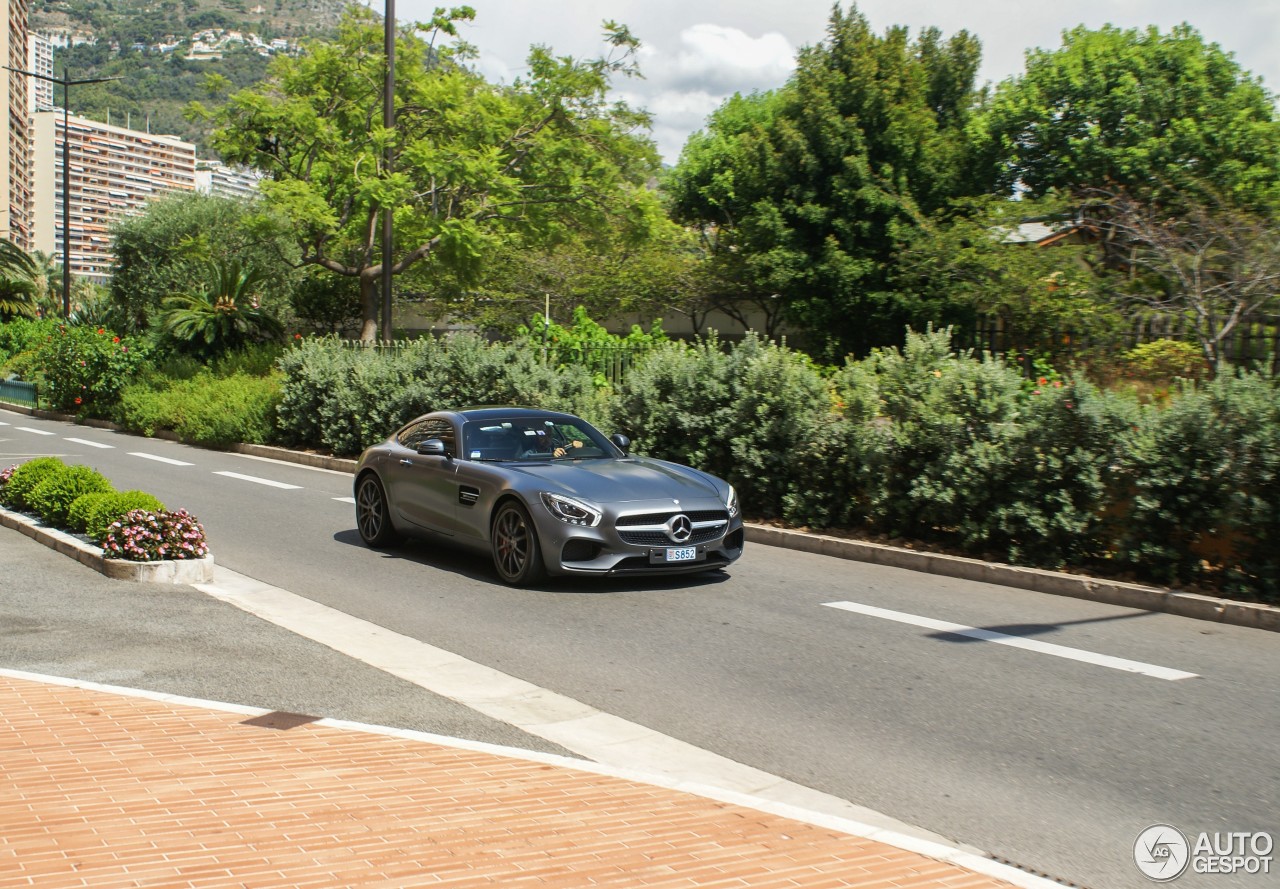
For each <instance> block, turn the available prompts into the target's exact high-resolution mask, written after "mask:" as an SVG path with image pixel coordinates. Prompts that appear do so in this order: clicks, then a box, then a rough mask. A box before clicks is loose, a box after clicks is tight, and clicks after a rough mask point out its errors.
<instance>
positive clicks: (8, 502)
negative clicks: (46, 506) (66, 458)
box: [0, 457, 67, 510]
mask: <svg viewBox="0 0 1280 889" xmlns="http://www.w3.org/2000/svg"><path fill="white" fill-rule="evenodd" d="M66 468H67V464H65V463H63V462H62V461H61V460H59V459H58V458H57V457H36V458H35V459H33V460H28V461H27V462H26V463H23V464H21V465H19V466H18V467H17V468H16V469H14V471H13V473H12V474H11V475H10V476H9V481H7V482H6V483H5V486H4V487H3V488H0V500H2V501H3V502H4V505H5V506H7V507H9V508H10V509H18V510H24V509H29V508H30V507H29V505H28V504H27V495H28V494H30V493H31V491H32V490H34V489H35V487H36V485H38V484H40V483H41V482H42V481H44V480H45V479H46V478H48V477H49V476H51V475H55V474H57V473H59V472H62V471H63V470H65V469H66Z"/></svg>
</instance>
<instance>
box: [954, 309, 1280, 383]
mask: <svg viewBox="0 0 1280 889" xmlns="http://www.w3.org/2000/svg"><path fill="white" fill-rule="evenodd" d="M957 333H958V337H957V339H958V340H959V344H960V345H963V346H967V347H969V348H973V349H978V350H980V351H985V352H991V353H992V354H995V355H1006V354H1011V353H1017V352H1027V351H1035V352H1043V353H1046V354H1048V355H1050V356H1065V357H1067V358H1068V359H1070V358H1075V357H1079V356H1083V355H1087V354H1089V353H1090V352H1094V351H1104V352H1109V353H1112V354H1115V353H1119V352H1124V351H1127V350H1129V349H1132V348H1134V347H1135V346H1139V345H1142V344H1143V343H1149V342H1153V341H1155V340H1162V339H1171V340H1179V341H1182V342H1188V343H1191V344H1193V345H1196V344H1197V343H1196V339H1195V337H1194V336H1193V335H1192V333H1191V332H1190V330H1189V329H1188V327H1187V325H1186V324H1185V323H1182V322H1180V321H1178V320H1176V319H1168V318H1147V319H1141V320H1138V321H1135V322H1134V323H1133V324H1132V325H1131V326H1130V327H1129V328H1128V329H1126V330H1124V331H1122V332H1119V333H1116V334H1114V335H1112V336H1108V337H1105V338H1099V337H1095V336H1085V335H1080V334H1078V333H1076V332H1073V331H1069V330H1063V331H1055V332H1053V333H1051V334H1048V335H1046V336H1045V337H1043V338H1042V340H1040V341H1037V342H1026V341H1022V340H1019V339H1016V338H1015V337H1014V336H1013V335H1012V334H1011V333H1010V332H1009V331H1008V330H1006V329H1005V328H1004V326H1003V325H1002V324H1001V323H1000V322H999V319H996V318H983V319H980V320H979V321H978V322H977V323H976V324H975V325H974V326H973V327H972V328H970V329H969V330H967V331H958V332H957ZM1218 354H1219V357H1220V358H1221V359H1222V360H1224V361H1227V362H1229V363H1231V364H1235V365H1240V366H1244V367H1252V368H1256V369H1258V370H1269V371H1270V373H1272V374H1280V318H1265V319H1262V320H1259V321H1254V322H1252V323H1249V324H1241V325H1240V326H1238V327H1237V328H1236V329H1235V330H1233V331H1232V332H1231V334H1230V335H1228V336H1227V337H1226V338H1225V339H1224V340H1223V341H1222V343H1221V344H1220V345H1219V351H1218Z"/></svg>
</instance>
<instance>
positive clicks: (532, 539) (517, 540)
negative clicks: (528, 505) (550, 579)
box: [490, 500, 544, 586]
mask: <svg viewBox="0 0 1280 889" xmlns="http://www.w3.org/2000/svg"><path fill="white" fill-rule="evenodd" d="M490 545H491V547H492V549H493V567H494V569H495V570H496V571H497V572H498V576H499V577H500V578H502V582H503V583H506V584H510V585H511V586H525V585H527V584H531V583H536V582H537V581H539V580H541V579H542V576H543V574H544V571H543V567H542V550H541V549H539V547H538V534H537V532H536V531H535V530H534V528H533V521H532V520H531V519H530V518H529V513H528V512H527V511H526V510H525V508H524V507H523V506H521V505H520V504H519V503H516V502H515V501H512V500H509V501H507V502H506V503H504V504H502V506H501V507H499V508H498V513H497V515H495V516H494V518H493V533H492V534H491V535H490Z"/></svg>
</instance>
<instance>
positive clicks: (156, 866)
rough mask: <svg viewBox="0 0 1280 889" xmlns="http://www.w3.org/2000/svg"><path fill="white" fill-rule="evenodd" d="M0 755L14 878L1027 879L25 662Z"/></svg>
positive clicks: (390, 882)
mask: <svg viewBox="0 0 1280 889" xmlns="http://www.w3.org/2000/svg"><path fill="white" fill-rule="evenodd" d="M0 763H3V769H2V770H0V884H2V885H4V886H34V887H40V889H46V887H73V886H85V887H93V889H110V887H126V886H164V887H171V886H172V887H177V886H191V887H196V886H202V887H226V886H244V887H308V886H333V887H347V886H389V887H410V886H501V887H507V886H550V887H556V886H563V887H579V886H619V887H656V886H660V887H762V889H763V887H779V889H781V887H792V889H795V887H803V889H824V887H885V889H889V887H898V889H909V887H916V889H925V887H930V889H934V887H936V889H943V887H946V889H986V887H999V886H1009V885H1013V884H1012V883H1010V882H1005V881H1003V880H1001V879H998V878H996V877H994V876H986V875H983V874H980V873H978V872H976V871H975V870H972V869H968V868H966V867H964V866H961V864H960V863H949V862H946V861H940V860H937V859H936V858H932V857H929V856H928V855H926V854H921V852H918V851H907V850H906V849H904V848H900V847H899V846H897V845H890V844H888V843H886V842H880V841H877V840H875V839H867V838H863V837H860V836H856V835H853V834H850V833H847V832H845V831H843V830H841V829H840V827H841V826H843V825H840V824H839V823H838V822H836V819H821V818H819V819H812V820H809V819H806V820H799V819H798V818H789V817H785V816H784V815H782V814H777V813H770V812H767V811H761V810H760V809H757V808H754V807H752V806H750V805H749V804H747V803H745V802H744V803H736V802H729V801H723V800H716V799H712V798H709V797H707V796H702V795H698V794H694V793H689V792H684V791H681V790H676V789H671V788H666V787H662V786H658V785H655V784H650V783H645V782H642V781H639V780H635V779H634V778H629V777H624V776H620V775H616V774H609V773H608V770H604V769H599V768H596V767H593V766H591V765H589V764H579V763H576V762H575V761H572V760H568V759H565V758H562V757H556V756H552V755H549V754H537V753H527V752H525V751H519V750H514V749H506V748H497V747H493V746H491V745H484V744H478V743H474V742H457V741H453V740H452V739H446V738H439V737H435V736H429V735H425V734H423V733H418V732H407V731H393V730H390V729H375V728H373V727H368V726H357V725H355V724H353V723H341V722H336V721H333V720H328V719H320V720H317V719H314V718H312V717H308V716H301V715H297V714H283V713H264V712H263V711H261V710H255V709H252V708H246V707H237V706H233V705H226V704H216V703H214V702H208V701H196V700H191V699H182V698H175V697H172V696H166V695H159V694H155V693H150V692H147V693H141V692H130V691H129V690H126V689H110V688H108V687H105V686H93V685H91V684H80V683H71V682H64V681H59V680H55V679H52V678H50V677H36V676H33V675H23V674H19V673H15V672H13V671H0ZM824 820H825V821H828V822H832V823H829V824H823V821H824ZM911 844H912V843H911V841H908V842H906V843H905V845H907V846H910V845H911ZM922 845H924V846H926V847H927V846H928V844H922ZM925 851H934V852H935V853H937V854H944V855H945V854H947V850H945V849H944V848H943V847H937V848H936V849H928V848H926V849H925ZM960 857H961V858H962V859H963V858H969V857H968V856H960ZM964 863H966V864H969V865H972V866H976V867H978V868H980V869H981V870H983V871H986V872H990V873H998V872H1000V870H1001V869H1002V868H1003V865H999V864H996V863H994V862H985V861H976V860H973V859H971V858H970V860H968V861H966V862H964ZM1005 870H1007V871H1008V874H1007V876H1009V877H1010V878H1011V879H1013V880H1016V883H1017V884H1018V885H1023V886H1033V885H1045V886H1047V885H1051V884H1049V883H1047V882H1046V881H1041V880H1038V879H1037V878H1034V877H1031V876H1029V875H1025V874H1021V873H1020V872H1016V871H1012V870H1010V869H1007V868H1006V869H1005Z"/></svg>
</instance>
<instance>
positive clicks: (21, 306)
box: [0, 239, 40, 321]
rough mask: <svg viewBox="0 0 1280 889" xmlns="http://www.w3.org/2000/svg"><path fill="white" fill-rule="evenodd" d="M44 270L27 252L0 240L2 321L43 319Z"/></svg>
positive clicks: (0, 304) (0, 302)
mask: <svg viewBox="0 0 1280 889" xmlns="http://www.w3.org/2000/svg"><path fill="white" fill-rule="evenodd" d="M39 278H40V268H39V266H38V265H37V264H36V262H35V260H33V259H32V258H31V256H30V255H28V254H27V252H26V251H25V250H23V249H22V248H20V247H18V246H16V245H15V244H14V243H13V242H12V241H9V240H7V239H0V321H8V320H9V319H11V318H36V317H39V314H40V313H39V310H38V303H37V302H36V298H37V296H38V294H39Z"/></svg>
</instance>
